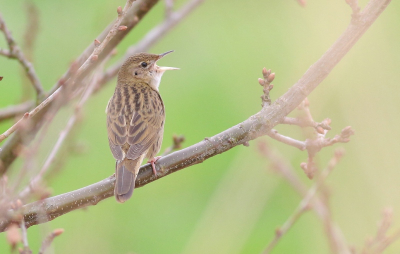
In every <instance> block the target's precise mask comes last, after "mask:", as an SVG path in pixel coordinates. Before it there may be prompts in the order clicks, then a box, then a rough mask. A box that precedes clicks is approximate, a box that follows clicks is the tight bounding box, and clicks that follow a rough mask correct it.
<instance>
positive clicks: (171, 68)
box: [157, 50, 179, 72]
mask: <svg viewBox="0 0 400 254" xmlns="http://www.w3.org/2000/svg"><path fill="white" fill-rule="evenodd" d="M172 52H174V51H173V50H170V51H167V52H165V53H162V54H159V55H158V56H159V58H158V60H160V59H161V58H163V57H164V56H165V55H167V54H169V53H172ZM158 60H157V61H158ZM157 67H158V70H160V71H161V72H164V71H168V70H179V68H175V67H162V66H157Z"/></svg>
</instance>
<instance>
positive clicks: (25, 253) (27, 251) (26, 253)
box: [19, 218, 32, 254]
mask: <svg viewBox="0 0 400 254" xmlns="http://www.w3.org/2000/svg"><path fill="white" fill-rule="evenodd" d="M19 226H20V227H21V234H22V244H23V245H24V248H23V250H22V252H21V253H22V254H30V253H32V251H31V250H30V249H29V244H28V233H27V232H26V226H25V221H24V219H23V218H22V220H21V222H20V224H19Z"/></svg>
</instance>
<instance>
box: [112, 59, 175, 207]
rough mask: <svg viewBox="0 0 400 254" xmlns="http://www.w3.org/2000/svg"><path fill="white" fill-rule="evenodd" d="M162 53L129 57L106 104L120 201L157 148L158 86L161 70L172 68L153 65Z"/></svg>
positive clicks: (161, 117)
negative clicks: (146, 159) (143, 164)
mask: <svg viewBox="0 0 400 254" xmlns="http://www.w3.org/2000/svg"><path fill="white" fill-rule="evenodd" d="M167 53H169V52H167ZM165 54H166V53H164V54H161V55H154V54H147V53H139V54H136V55H134V56H132V57H130V58H129V59H128V60H127V61H126V62H125V63H124V64H123V66H122V67H121V69H120V71H119V73H118V82H117V86H116V88H115V92H114V95H113V96H112V97H111V99H110V100H109V102H108V105H107V109H106V113H107V131H108V141H109V145H110V149H111V152H112V154H113V156H114V158H115V159H116V172H115V173H116V183H115V190H114V194H115V197H116V199H117V201H119V202H121V203H122V202H125V201H126V200H127V199H129V198H130V197H131V195H132V192H133V189H134V187H135V179H136V176H137V174H138V172H139V168H140V165H141V163H142V161H143V159H144V158H149V159H152V158H154V157H155V156H156V155H157V153H158V152H159V151H160V148H161V143H162V138H163V132H164V122H165V108H164V104H163V101H162V99H161V96H160V93H159V91H158V86H159V83H160V80H161V76H162V74H163V73H164V71H165V70H172V69H176V68H171V67H159V66H157V65H156V62H157V60H159V59H160V58H162V57H163V56H164V55H165ZM152 163H154V161H153V162H152ZM152 166H153V170H154V171H155V168H154V164H152Z"/></svg>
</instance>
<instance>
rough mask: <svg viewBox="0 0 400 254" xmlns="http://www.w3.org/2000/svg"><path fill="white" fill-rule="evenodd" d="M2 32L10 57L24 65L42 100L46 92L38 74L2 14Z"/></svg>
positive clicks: (0, 16)
mask: <svg viewBox="0 0 400 254" xmlns="http://www.w3.org/2000/svg"><path fill="white" fill-rule="evenodd" d="M0 30H1V31H3V33H4V36H5V37H6V40H7V44H8V47H9V52H8V53H9V55H8V57H10V58H15V59H17V60H18V61H19V63H20V64H21V65H22V67H23V68H24V70H25V71H26V74H27V75H28V78H29V80H30V81H31V83H32V85H33V87H34V88H35V90H36V94H37V96H38V98H40V97H41V96H43V93H44V90H43V87H42V84H41V83H40V81H39V77H38V76H37V74H36V72H35V68H34V67H33V65H32V64H31V63H30V62H29V61H28V59H27V58H26V57H25V55H24V54H23V53H22V51H21V49H20V48H19V46H18V45H17V43H16V42H15V40H14V38H13V37H12V35H11V32H10V30H8V27H7V25H6V23H5V21H4V19H3V16H2V15H1V13H0Z"/></svg>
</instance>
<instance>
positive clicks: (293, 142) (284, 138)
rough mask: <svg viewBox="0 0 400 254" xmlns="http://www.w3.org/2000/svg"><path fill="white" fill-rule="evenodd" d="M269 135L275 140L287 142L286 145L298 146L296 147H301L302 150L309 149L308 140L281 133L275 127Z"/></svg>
mask: <svg viewBox="0 0 400 254" xmlns="http://www.w3.org/2000/svg"><path fill="white" fill-rule="evenodd" d="M267 135H268V136H270V137H271V138H273V139H275V140H278V141H279V142H282V143H284V144H286V145H290V146H293V147H296V148H298V149H300V150H301V151H304V150H306V149H307V145H306V142H304V141H300V140H297V139H294V138H291V137H287V136H284V135H282V134H279V133H278V131H277V130H275V129H272V130H271V131H269V132H268V134H267Z"/></svg>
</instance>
